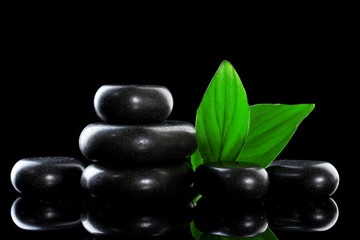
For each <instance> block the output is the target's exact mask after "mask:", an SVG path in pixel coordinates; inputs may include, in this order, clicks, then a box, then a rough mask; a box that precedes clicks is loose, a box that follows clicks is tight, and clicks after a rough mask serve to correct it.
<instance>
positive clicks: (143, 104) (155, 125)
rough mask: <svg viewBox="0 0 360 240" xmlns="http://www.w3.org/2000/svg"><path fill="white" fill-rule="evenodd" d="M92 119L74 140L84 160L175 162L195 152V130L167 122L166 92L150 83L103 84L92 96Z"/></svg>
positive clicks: (169, 98)
mask: <svg viewBox="0 0 360 240" xmlns="http://www.w3.org/2000/svg"><path fill="white" fill-rule="evenodd" d="M94 106H95V111H96V113H97V115H98V116H99V117H100V118H101V119H102V120H103V121H105V122H101V123H93V124H90V125H88V126H87V127H86V128H85V129H84V130H83V131H82V133H81V135H80V139H79V145H80V150H81V152H82V153H83V154H84V156H85V157H87V158H88V159H90V160H92V161H94V162H99V163H101V164H109V165H114V166H116V165H120V166H123V165H132V164H140V163H141V164H146V163H163V162H168V163H170V162H179V161H184V159H185V158H186V157H188V156H190V155H191V154H192V153H193V152H194V151H195V149H196V137H195V128H194V126H193V125H192V124H190V123H188V122H183V121H170V120H166V119H167V118H168V117H169V115H170V113H171V111H172V107H173V98H172V95H171V93H170V91H169V90H168V89H167V88H166V87H163V86H154V85H104V86H102V87H100V88H99V90H98V91H97V92H96V94H95V98H94Z"/></svg>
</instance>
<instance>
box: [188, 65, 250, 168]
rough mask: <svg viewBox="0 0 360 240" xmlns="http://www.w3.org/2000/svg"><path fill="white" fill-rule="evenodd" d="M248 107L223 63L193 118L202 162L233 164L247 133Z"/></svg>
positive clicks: (230, 68) (229, 67)
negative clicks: (194, 118) (229, 162)
mask: <svg viewBox="0 0 360 240" xmlns="http://www.w3.org/2000/svg"><path fill="white" fill-rule="evenodd" d="M249 114H250V110H249V104H248V101H247V96H246V92H245V89H244V87H243V85H242V83H241V80H240V77H239V75H238V74H237V73H236V71H235V69H234V67H233V66H232V65H231V64H230V63H229V62H228V61H223V62H222V63H221V65H220V67H219V69H218V70H217V72H216V73H215V75H214V77H213V79H212V80H211V82H210V84H209V86H208V88H207V90H206V92H205V94H204V97H203V99H202V101H201V103H200V106H199V108H198V110H197V115H196V123H195V126H196V140H197V144H198V148H199V151H200V154H201V156H202V159H203V160H204V162H218V161H234V160H236V158H237V157H238V155H239V153H240V151H241V149H242V147H243V146H244V144H245V139H246V136H247V133H248V130H249Z"/></svg>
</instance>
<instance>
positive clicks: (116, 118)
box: [94, 85, 173, 124]
mask: <svg viewBox="0 0 360 240" xmlns="http://www.w3.org/2000/svg"><path fill="white" fill-rule="evenodd" d="M94 106H95V111H96V114H97V115H98V116H99V117H100V118H101V120H103V121H105V122H109V123H117V124H144V123H158V122H163V121H165V120H166V119H167V118H168V117H169V115H170V113H171V110H172V107H173V98H172V95H171V93H170V91H169V90H168V89H167V88H166V87H163V86H149V85H104V86H102V87H100V88H99V90H98V91H97V92H96V94H95V98H94Z"/></svg>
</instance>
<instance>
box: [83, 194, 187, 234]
mask: <svg viewBox="0 0 360 240" xmlns="http://www.w3.org/2000/svg"><path fill="white" fill-rule="evenodd" d="M138 204H141V203H138ZM155 205H156V204H154V206H155ZM192 207H193V205H192V204H191V203H188V204H183V203H182V204H177V205H175V204H174V205H172V206H170V205H169V206H168V205H162V206H161V205H158V206H156V207H151V208H146V207H142V206H140V208H138V206H137V205H136V204H134V203H133V204H131V203H130V204H129V203H128V202H127V203H122V202H118V203H117V204H111V203H105V202H104V201H100V202H96V203H95V204H93V206H92V207H90V208H88V209H86V210H85V211H84V212H83V213H82V214H81V222H82V224H83V226H84V228H85V229H86V230H87V231H88V232H89V233H91V234H93V235H95V236H121V237H133V238H137V237H152V236H162V235H165V234H168V233H170V232H172V231H176V230H178V229H181V228H184V227H189V224H190V222H191V209H192ZM188 230H189V229H188Z"/></svg>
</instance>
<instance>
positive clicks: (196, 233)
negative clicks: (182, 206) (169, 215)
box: [190, 221, 202, 240]
mask: <svg viewBox="0 0 360 240" xmlns="http://www.w3.org/2000/svg"><path fill="white" fill-rule="evenodd" d="M190 229H191V234H192V236H193V238H194V239H195V240H199V239H200V237H201V234H202V232H200V230H199V229H197V227H196V226H195V224H194V221H192V222H191V223H190Z"/></svg>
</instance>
